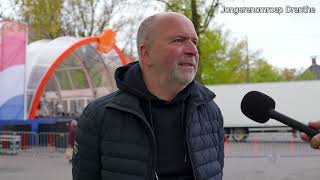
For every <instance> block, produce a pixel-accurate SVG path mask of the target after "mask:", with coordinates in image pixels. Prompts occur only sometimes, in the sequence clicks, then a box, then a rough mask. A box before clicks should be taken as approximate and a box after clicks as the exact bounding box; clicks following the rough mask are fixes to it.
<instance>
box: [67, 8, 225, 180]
mask: <svg viewBox="0 0 320 180" xmlns="http://www.w3.org/2000/svg"><path fill="white" fill-rule="evenodd" d="M197 48H198V36H197V33H196V31H195V28H194V25H193V23H192V21H191V20H190V19H188V18H187V17H185V16H184V15H182V14H179V13H174V12H167V13H160V14H156V15H153V16H151V17H148V18H147V19H146V20H144V21H143V22H142V24H141V25H140V27H139V29H138V33H137V50H138V51H137V52H138V55H139V61H136V62H133V63H130V64H127V65H125V66H122V67H120V68H118V69H117V70H116V72H115V80H116V83H117V87H118V89H119V90H118V91H116V92H114V93H112V94H109V95H107V96H105V97H102V98H99V99H97V100H95V101H94V102H92V103H90V104H89V105H88V106H87V107H86V108H85V110H84V111H83V113H82V115H81V117H80V119H79V122H78V129H77V133H76V142H75V146H74V156H73V161H72V174H73V179H74V180H88V179H94V180H146V179H148V180H153V179H160V180H195V179H197V180H200V179H201V180H209V179H210V180H221V179H222V176H223V166H224V149H223V148H224V147H223V146H224V142H223V139H224V129H223V117H222V114H221V112H220V109H219V107H218V106H217V105H216V103H215V102H214V101H213V99H214V97H215V94H214V93H213V92H211V91H210V90H209V89H207V88H206V87H205V86H203V85H201V84H200V83H198V82H197V81H195V80H194V78H195V75H196V72H197V68H198V62H199V53H198V49H197Z"/></svg>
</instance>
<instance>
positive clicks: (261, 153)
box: [224, 133, 320, 158]
mask: <svg viewBox="0 0 320 180" xmlns="http://www.w3.org/2000/svg"><path fill="white" fill-rule="evenodd" d="M225 136H226V137H229V138H225V143H224V151H225V156H226V157H227V158H228V157H237V158H241V157H243V158H246V157H270V158H279V157H299V156H304V157H311V156H320V150H315V149H312V148H311V147H310V145H309V143H307V142H305V141H302V140H301V139H300V137H299V134H292V133H251V134H249V136H248V138H247V139H246V140H244V141H241V142H237V141H234V140H233V139H232V135H227V134H226V135H225Z"/></svg>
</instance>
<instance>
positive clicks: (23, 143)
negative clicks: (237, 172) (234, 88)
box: [0, 131, 320, 158]
mask: <svg viewBox="0 0 320 180" xmlns="http://www.w3.org/2000/svg"><path fill="white" fill-rule="evenodd" d="M225 136H226V137H227V136H229V138H225V143H224V151H225V157H226V158H231V157H237V158H241V157H244V158H245V157H271V158H274V157H298V156H320V150H314V149H312V148H311V147H310V145H309V143H307V142H304V141H302V140H301V139H300V137H299V136H293V134H292V133H251V134H250V135H249V136H248V138H247V139H246V140H244V141H241V142H237V141H234V140H233V139H232V137H231V136H232V135H227V134H226V135H225ZM67 146H68V133H59V132H45V133H34V132H21V131H0V153H4V154H18V153H19V152H20V151H31V152H34V151H37V152H49V153H52V152H65V149H66V148H67Z"/></svg>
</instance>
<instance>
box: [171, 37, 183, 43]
mask: <svg viewBox="0 0 320 180" xmlns="http://www.w3.org/2000/svg"><path fill="white" fill-rule="evenodd" d="M182 41H183V39H181V38H178V39H175V40H173V42H182Z"/></svg>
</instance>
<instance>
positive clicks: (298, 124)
mask: <svg viewBox="0 0 320 180" xmlns="http://www.w3.org/2000/svg"><path fill="white" fill-rule="evenodd" d="M269 116H270V118H272V119H275V120H277V121H280V122H282V123H283V124H286V125H288V126H290V127H293V128H295V129H298V130H299V131H301V132H304V133H306V134H307V135H308V136H310V137H313V136H315V135H317V134H319V133H320V131H319V130H317V129H314V128H311V127H309V126H307V125H305V124H303V123H301V122H299V121H296V120H294V119H292V118H290V117H288V116H286V115H284V114H281V113H279V112H277V111H276V110H274V109H271V110H269Z"/></svg>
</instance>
